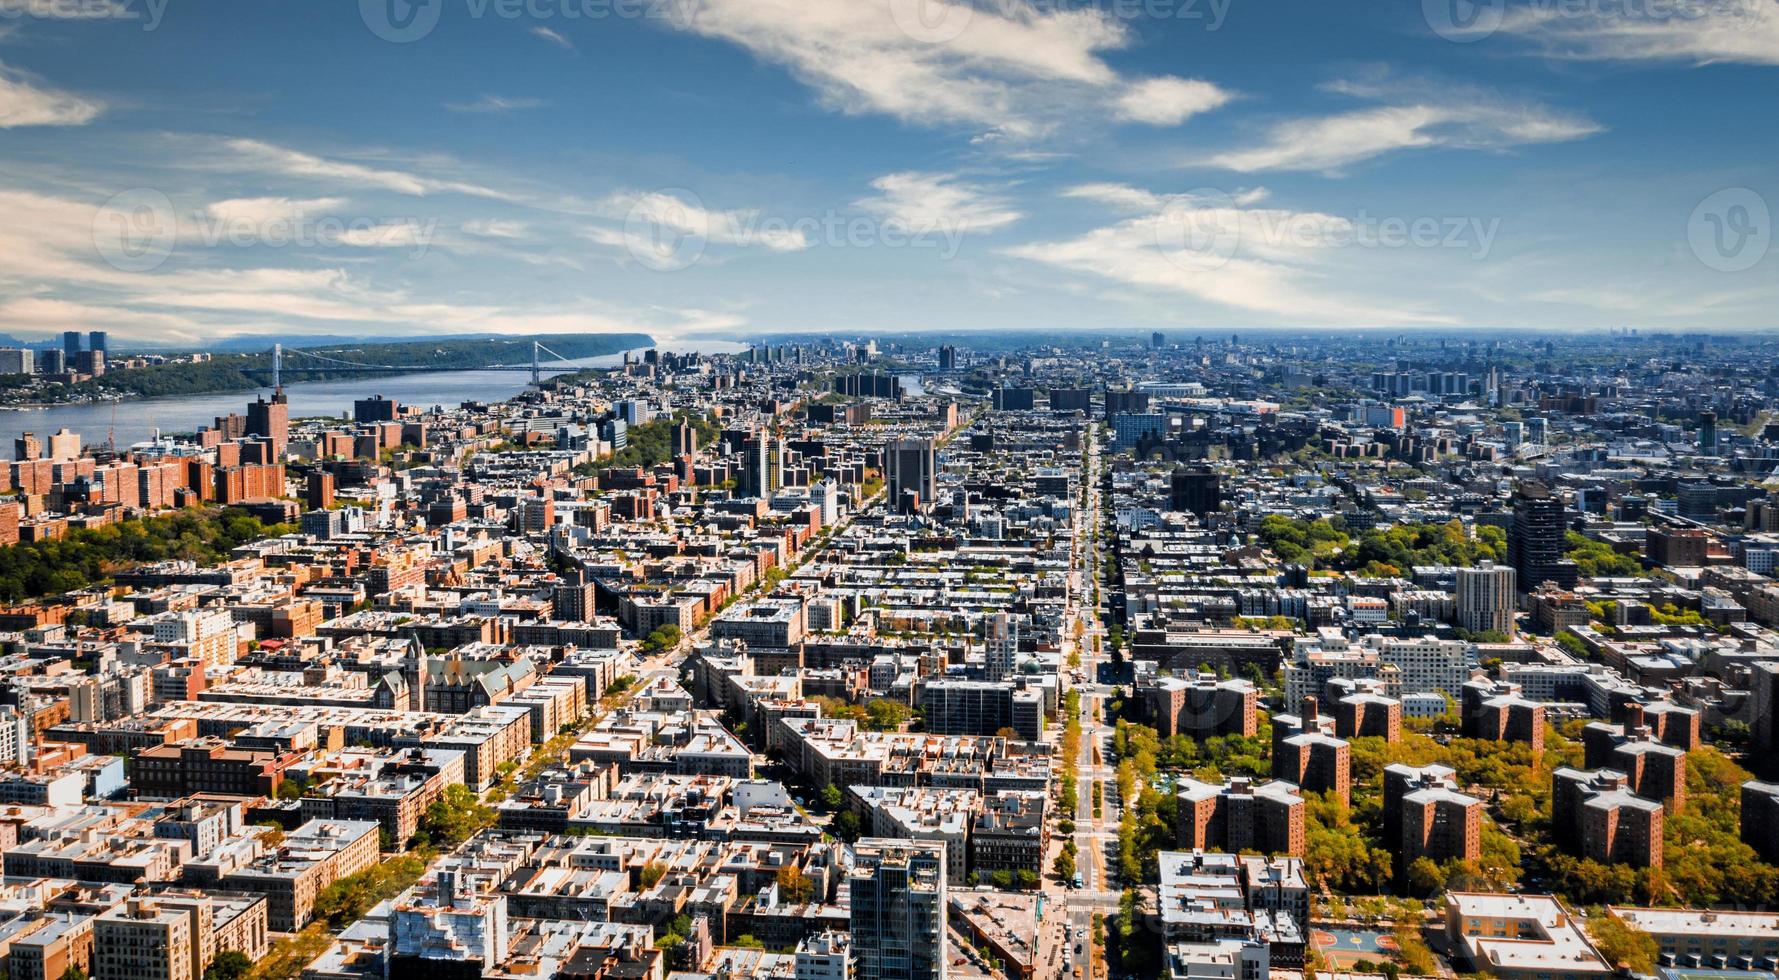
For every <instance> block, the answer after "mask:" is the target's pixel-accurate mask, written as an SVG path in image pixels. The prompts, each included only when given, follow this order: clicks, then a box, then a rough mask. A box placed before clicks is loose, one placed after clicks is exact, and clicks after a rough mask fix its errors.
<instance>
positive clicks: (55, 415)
mask: <svg viewBox="0 0 1779 980" xmlns="http://www.w3.org/2000/svg"><path fill="white" fill-rule="evenodd" d="M664 349H665V348H664ZM746 349H747V348H746V346H745V345H742V344H733V343H728V342H725V341H699V342H681V343H678V344H676V345H675V347H674V352H675V353H685V352H688V351H698V352H701V353H706V354H726V353H735V352H738V351H743V350H746ZM631 353H632V359H636V358H640V357H641V355H642V352H641V351H633V352H631ZM623 360H624V356H623V355H622V354H608V355H605V356H602V357H587V358H582V359H580V360H576V361H565V362H559V363H558V364H556V365H554V366H551V367H546V368H544V369H543V371H542V372H540V373H542V374H544V375H545V376H554V375H558V374H567V373H570V372H573V371H576V370H579V369H581V368H589V367H614V366H616V365H618V364H621V363H623ZM530 384H531V374H530V373H529V372H528V371H431V372H426V373H422V374H396V375H377V376H374V377H369V378H362V379H356V380H352V381H297V382H292V383H291V384H287V385H285V386H284V393H285V394H286V395H288V396H289V398H290V417H291V418H293V419H296V418H307V417H314V416H322V415H327V416H333V417H336V418H337V417H339V416H340V415H341V414H342V413H344V414H345V415H346V416H347V417H348V418H350V417H351V415H352V403H353V402H354V401H357V400H358V399H360V398H369V397H371V396H372V395H382V396H383V397H385V398H389V399H392V400H394V401H397V402H400V403H401V404H403V405H417V406H419V407H421V408H430V407H432V406H434V405H456V404H458V403H460V402H466V401H500V400H502V399H506V398H511V397H512V396H514V395H516V394H518V393H520V392H521V391H524V390H525V389H526V388H527V387H529V386H530ZM271 391H272V389H270V388H261V389H259V390H258V391H231V392H227V393H225V394H220V395H194V396H191V397H185V398H146V399H137V400H132V401H121V402H116V403H112V402H100V403H98V404H82V405H55V406H51V407H49V408H41V409H25V410H21V411H0V455H3V456H4V457H6V458H10V457H11V452H10V450H11V448H12V441H13V439H15V438H17V437H18V436H19V435H20V434H21V433H25V432H33V433H36V434H37V435H38V436H40V437H46V436H48V435H49V434H50V433H52V432H56V431H58V430H60V429H61V428H62V427H64V426H66V427H67V428H68V429H69V430H70V431H72V432H78V433H80V436H81V442H82V444H83V445H86V446H102V445H104V444H105V441H106V439H107V438H108V433H114V435H111V436H110V437H112V438H115V439H116V442H117V445H118V447H119V448H122V447H125V446H129V445H132V444H134V443H138V442H146V441H148V440H149V439H152V438H154V434H155V432H156V430H159V431H160V432H164V433H169V434H171V433H178V432H196V431H197V430H198V429H199V428H200V427H202V426H207V425H211V424H213V423H214V422H215V421H216V418H217V417H218V416H221V415H227V414H228V413H230V412H241V413H243V414H245V413H246V411H247V403H248V402H251V401H253V400H254V399H255V398H256V397H258V396H260V395H262V394H263V395H266V396H268V397H269V396H270V395H271Z"/></svg>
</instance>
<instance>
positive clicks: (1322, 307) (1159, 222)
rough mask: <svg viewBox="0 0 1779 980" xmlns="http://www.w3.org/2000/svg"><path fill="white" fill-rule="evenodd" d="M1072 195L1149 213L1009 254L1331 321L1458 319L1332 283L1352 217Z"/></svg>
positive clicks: (1088, 188) (1092, 192)
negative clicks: (1358, 294)
mask: <svg viewBox="0 0 1779 980" xmlns="http://www.w3.org/2000/svg"><path fill="white" fill-rule="evenodd" d="M1065 195H1066V196H1070V197H1075V198H1081V199H1088V200H1097V201H1103V202H1106V203H1110V204H1113V205H1114V206H1116V207H1119V208H1120V209H1123V210H1130V209H1132V208H1143V213H1141V214H1139V215H1137V216H1135V217H1129V218H1125V219H1122V220H1120V221H1117V222H1115V223H1113V224H1111V225H1107V226H1104V227H1100V228H1095V229H1093V230H1090V231H1088V232H1086V233H1085V234H1082V235H1078V236H1076V237H1074V238H1068V239H1061V240H1057V241H1048V242H1032V243H1028V244H1025V245H1019V246H1015V247H1012V248H1006V249H1003V250H1002V252H1003V254H1006V255H1010V256H1013V257H1015V258H1021V259H1026V260H1028V261H1032V262H1038V263H1041V264H1043V265H1046V266H1050V267H1052V268H1056V269H1063V270H1067V271H1070V272H1075V273H1081V274H1086V275H1089V276H1093V277H1097V278H1099V279H1103V280H1106V281H1109V282H1113V283H1117V284H1119V285H1120V286H1125V287H1136V288H1137V289H1139V290H1142V291H1143V292H1145V293H1152V294H1162V295H1167V294H1172V295H1185V296H1190V297H1194V298H1197V299H1201V300H1205V301H1208V302H1210V303H1214V304H1217V305H1219V306H1223V307H1227V308H1229V309H1234V310H1242V311H1247V312H1254V313H1262V314H1267V315H1270V316H1275V317H1279V318H1281V319H1282V320H1284V319H1289V320H1290V321H1291V322H1294V323H1298V324H1303V323H1321V324H1326V325H1390V324H1414V323H1449V322H1452V321H1451V318H1449V317H1446V316H1443V315H1441V314H1438V313H1433V312H1428V311H1423V310H1415V309H1409V308H1400V307H1395V306H1391V305H1386V304H1382V303H1377V302H1371V301H1367V300H1363V299H1358V298H1353V297H1348V296H1344V295H1341V294H1339V293H1336V292H1332V291H1329V290H1327V289H1326V288H1325V285H1326V283H1327V282H1329V281H1330V280H1332V279H1333V278H1335V277H1334V276H1333V275H1332V274H1331V271H1330V270H1329V269H1327V268H1325V265H1326V262H1327V260H1328V258H1329V256H1330V255H1331V254H1332V253H1333V252H1334V251H1335V250H1336V249H1338V248H1339V247H1340V246H1341V245H1342V244H1343V243H1345V242H1348V241H1350V240H1351V239H1352V237H1353V235H1354V232H1355V227H1354V225H1353V223H1352V222H1350V221H1348V220H1347V219H1345V218H1340V217H1337V216H1334V215H1329V214H1322V213H1319V212H1299V211H1289V210H1284V209H1277V208H1272V209H1256V208H1251V207H1249V206H1247V204H1245V203H1243V202H1244V201H1245V202H1248V203H1252V202H1253V201H1255V200H1257V199H1258V196H1257V195H1256V194H1254V193H1253V192H1249V193H1246V194H1243V195H1241V196H1239V197H1236V198H1220V197H1216V196H1214V195H1208V194H1207V195H1204V196H1195V195H1175V196H1165V195H1159V194H1153V193H1151V192H1148V191H1143V190H1140V189H1137V188H1130V187H1125V186H1123V185H1117V184H1091V185H1084V186H1082V187H1077V188H1074V189H1072V190H1071V191H1067V192H1065Z"/></svg>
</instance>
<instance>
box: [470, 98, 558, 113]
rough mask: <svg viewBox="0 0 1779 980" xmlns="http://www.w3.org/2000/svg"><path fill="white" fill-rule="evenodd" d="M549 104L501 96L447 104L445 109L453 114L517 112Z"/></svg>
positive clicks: (536, 100) (541, 101)
mask: <svg viewBox="0 0 1779 980" xmlns="http://www.w3.org/2000/svg"><path fill="white" fill-rule="evenodd" d="M546 104H547V103H546V102H544V100H542V99H513V98H506V97H504V96H499V95H484V96H482V97H481V98H479V99H476V100H475V101H473V102H447V103H445V108H447V109H449V110H451V111H452V112H516V111H518V110H521V109H538V108H542V107H543V106H544V105H546Z"/></svg>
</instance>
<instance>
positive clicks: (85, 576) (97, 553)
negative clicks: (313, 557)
mask: <svg viewBox="0 0 1779 980" xmlns="http://www.w3.org/2000/svg"><path fill="white" fill-rule="evenodd" d="M291 530H293V529H292V528H291V527H290V526H289V525H285V524H264V523H261V522H260V520H259V519H258V518H256V517H253V516H251V515H249V514H247V513H246V512H245V511H241V510H238V509H228V510H221V511H218V510H186V511H179V512H177V513H173V514H167V515H165V516H160V517H143V518H135V519H132V520H127V521H119V522H117V523H115V524H107V525H105V526H104V527H96V528H81V529H78V530H74V531H70V532H68V534H67V535H66V536H64V537H62V538H58V539H53V540H47V541H31V542H26V543H22V544H15V545H8V546H6V547H0V600H3V601H6V602H18V601H20V600H22V599H34V598H38V597H40V596H46V595H57V594H60V593H64V592H72V591H75V590H77V589H84V588H86V587H87V586H89V585H95V584H98V583H100V582H104V581H106V580H108V579H109V578H110V577H111V576H112V575H114V574H116V573H117V572H119V571H122V570H125V569H129V568H132V567H135V566H137V565H143V564H148V563H152V562H158V561H167V560H169V559H179V560H183V561H192V562H197V563H199V564H206V565H209V564H216V563H218V562H221V561H225V560H227V558H228V557H229V552H230V551H232V550H233V549H235V548H237V547H239V546H240V545H243V544H246V543H248V542H250V541H256V540H258V539H260V538H263V537H267V536H270V535H278V534H285V533H288V532H290V531H291Z"/></svg>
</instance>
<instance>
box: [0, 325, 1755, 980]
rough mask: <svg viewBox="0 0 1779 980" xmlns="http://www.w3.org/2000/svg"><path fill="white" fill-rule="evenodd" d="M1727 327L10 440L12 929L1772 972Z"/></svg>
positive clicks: (1427, 343) (1127, 338) (788, 970)
mask: <svg viewBox="0 0 1779 980" xmlns="http://www.w3.org/2000/svg"><path fill="white" fill-rule="evenodd" d="M78 340H79V338H75V341H76V343H78ZM105 346H106V345H105V342H104V338H103V337H99V338H96V339H93V340H90V341H89V343H88V344H87V345H84V346H82V347H81V350H82V351H83V354H82V358H83V363H85V364H86V365H87V366H88V367H91V366H92V362H93V361H94V360H95V359H96V358H98V359H102V358H103V356H104V354H103V353H102V352H103V351H104V349H105ZM86 351H99V352H101V353H99V354H97V355H94V354H91V353H84V352H86ZM186 363H194V364H195V363H202V359H201V358H191V359H190V360H189V361H188V362H186ZM1775 364H1779V342H1775V341H1772V340H1768V339H1765V338H1761V337H1752V336H1735V335H1729V336H1711V335H1704V334H1697V335H1679V334H1659V333H1657V334H1651V333H1639V332H1637V331H1632V330H1619V331H1612V332H1608V333H1598V334H1576V335H1568V336H1562V337H1552V338H1545V337H1542V336H1534V335H1529V334H1508V335H1496V336H1468V335H1464V334H1460V333H1454V334H1437V335H1436V334H1428V333H1408V334H1381V333H1368V334H1364V335H1352V334H1343V333H1338V332H1331V333H1322V334H1315V333H1303V332H1299V333H1292V334H1287V333H1279V332H1272V333H1256V334H1253V335H1247V334H1240V333H1238V334H1233V335H1231V334H1222V335H1217V336H1211V335H1208V334H1204V335H1200V334H1191V335H1183V334H1177V333H1166V334H1164V333H1154V334H1152V335H1151V334H1147V333H1145V334H1143V335H1141V336H1137V335H1132V334H1129V333H1105V334H1082V335H1078V336H1072V337H1066V338H1065V337H1044V336H1032V337H1020V338H1005V337H1003V338H999V339H994V338H986V337H985V338H983V339H982V342H978V343H971V342H969V341H967V340H966V339H961V338H954V337H942V336H938V335H885V336H880V337H876V338H872V337H857V338H852V339H841V338H834V337H825V336H824V337H802V338H795V337H792V338H776V337H775V338H767V339H765V340H762V341H761V342H757V343H755V344H754V345H752V346H749V347H747V348H746V349H745V351H744V352H742V353H738V354H703V353H676V352H673V351H670V350H666V349H648V350H646V351H639V352H636V353H635V354H633V355H632V354H626V355H624V356H623V358H622V363H621V364H620V365H618V366H616V367H613V368H610V369H595V370H586V371H581V372H578V373H574V374H568V375H563V376H559V377H556V378H552V379H544V380H542V381H540V382H539V383H538V384H536V385H533V386H531V387H529V388H527V389H526V390H525V391H524V392H523V393H522V394H520V395H519V396H517V397H515V398H512V399H510V400H506V401H467V402H463V403H461V404H457V405H452V406H419V405H406V404H401V403H400V402H398V401H396V400H394V399H390V398H386V397H383V396H380V395H377V394H375V390H376V387H375V386H376V382H375V381H367V382H364V385H365V391H366V394H365V397H363V398H362V399H360V400H359V401H358V402H357V403H356V404H355V406H354V409H353V411H352V413H351V417H350V418H348V419H339V418H292V413H291V411H290V400H289V397H288V396H287V393H286V391H285V390H284V389H281V388H280V389H272V390H267V391H264V392H262V393H260V394H259V395H257V396H256V397H255V398H254V399H253V400H252V401H250V402H245V403H244V404H243V406H242V409H241V411H240V412H238V413H231V414H228V415H226V416H224V417H220V418H217V419H216V420H215V422H214V424H213V425H210V426H207V427H205V428H203V429H201V430H200V431H197V432H195V433H185V434H165V435H162V436H160V437H158V438H156V439H154V440H151V441H147V442H141V443H137V444H132V445H119V444H110V445H108V444H105V443H102V442H98V441H95V440H92V439H83V437H82V435H81V434H80V433H75V432H71V431H66V430H63V431H59V432H53V433H52V432H43V433H38V434H26V435H23V436H21V437H19V438H18V439H17V440H16V445H15V447H14V450H15V451H14V453H13V457H14V458H13V460H12V461H11V462H10V463H8V464H7V465H6V466H5V467H4V468H0V472H3V473H4V474H5V477H6V480H7V484H6V487H5V489H6V491H7V495H6V496H5V497H4V498H0V542H3V544H4V546H3V547H0V600H3V601H4V602H5V603H6V605H4V607H0V643H3V645H4V648H3V655H4V658H5V660H4V664H5V674H6V677H7V683H6V685H5V687H4V688H3V689H0V702H3V704H0V763H3V766H4V767H3V769H0V797H3V799H4V806H3V807H0V862H3V872H4V879H3V880H0V901H3V903H4V910H3V912H0V966H3V968H4V970H5V972H6V975H7V976H9V977H11V978H14V980H23V978H33V980H79V978H83V977H88V976H90V977H94V978H97V980H199V978H204V980H239V978H243V977H252V978H264V980H274V978H278V980H295V978H303V980H384V978H388V980H403V978H409V977H426V978H429V980H430V978H438V977H466V978H467V977H486V978H518V977H533V978H542V977H568V978H587V980H666V978H668V977H670V976H672V977H676V978H679V980H705V978H709V980H748V978H753V980H1135V978H1151V977H1164V978H1167V980H1199V978H1209V980H1257V978H1263V977H1267V976H1280V977H1287V978H1295V977H1306V978H1308V977H1326V976H1332V975H1342V976H1344V975H1364V976H1383V977H1388V978H1391V980H1396V978H1398V977H1403V976H1411V977H1420V976H1427V977H1432V976H1443V977H1452V976H1461V975H1472V974H1488V975H1492V976H1496V977H1502V978H1509V980H1581V978H1590V980H1601V978H1606V977H1610V976H1630V975H1635V976H1652V977H1653V976H1660V977H1664V978H1667V980H1679V978H1693V977H1702V976H1709V977H1712V978H1725V977H1746V978H1750V980H1757V978H1761V977H1767V978H1770V977H1771V976H1772V975H1773V972H1774V970H1775V967H1776V966H1779V913H1776V912H1772V911H1767V910H1766V906H1767V905H1768V904H1770V903H1771V901H1772V899H1773V897H1774V896H1775V895H1779V724H1776V722H1775V699H1776V698H1779V580H1776V579H1775V577H1774V576H1775V573H1776V565H1779V481H1775V479H1774V471H1775V469H1776V468H1779V372H1776V371H1775V368H1774V365H1775ZM69 369H73V370H78V369H79V368H78V367H70V368H69Z"/></svg>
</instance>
